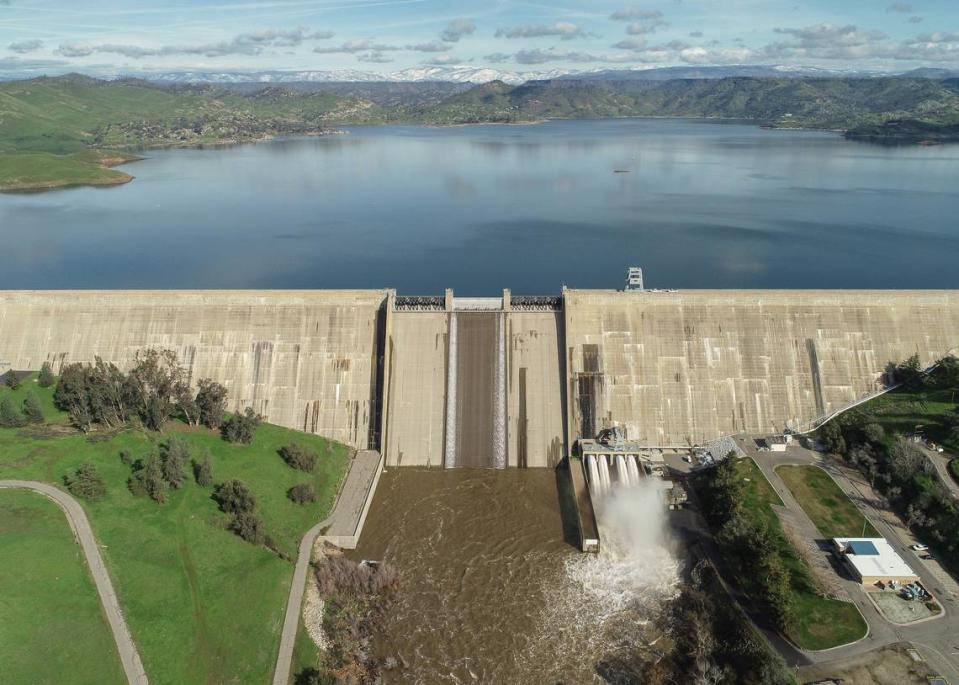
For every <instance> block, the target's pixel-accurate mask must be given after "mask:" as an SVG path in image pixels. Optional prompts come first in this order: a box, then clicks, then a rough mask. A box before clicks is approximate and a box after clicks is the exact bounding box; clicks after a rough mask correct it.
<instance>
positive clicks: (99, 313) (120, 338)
mask: <svg viewBox="0 0 959 685" xmlns="http://www.w3.org/2000/svg"><path fill="white" fill-rule="evenodd" d="M386 297H387V292H386V291H376V290H370V291H348V290H343V291H49V292H36V291H30V292H14V291H6V292H0V363H2V364H4V365H5V366H7V367H8V368H14V369H38V368H39V367H40V365H41V364H42V363H43V362H45V361H49V362H51V363H52V365H53V367H54V370H56V369H59V368H60V366H61V365H62V364H64V363H67V362H92V361H93V360H94V358H95V357H97V356H99V357H101V358H103V359H104V360H105V361H109V362H114V363H116V364H117V365H118V366H120V367H128V366H129V364H130V363H131V362H132V361H133V358H134V355H135V354H136V352H137V350H140V349H143V348H151V347H152V348H158V349H172V350H174V351H175V352H176V353H177V355H178V356H179V358H180V361H181V363H183V364H184V366H186V367H188V368H189V369H190V376H191V379H192V380H193V381H194V382H195V381H196V380H198V379H200V378H213V379H214V380H216V381H218V382H220V383H223V385H225V386H226V388H227V389H228V390H229V401H230V405H231V407H232V408H242V407H247V406H250V407H253V408H254V409H256V410H257V411H258V412H259V413H261V414H263V415H264V416H266V417H267V419H268V420H269V421H271V422H273V423H277V424H280V425H282V426H287V427H290V428H296V429H299V430H303V431H306V432H309V433H319V434H322V435H325V436H328V437H331V438H334V439H336V440H340V441H342V442H345V443H348V444H350V445H353V446H355V447H358V448H361V449H365V448H367V447H368V446H369V445H370V441H371V433H373V432H376V431H377V430H378V427H377V425H376V420H375V419H374V415H375V412H376V398H377V396H378V392H377V389H376V387H375V385H376V379H377V374H376V366H377V360H376V341H377V340H376V336H377V326H378V324H377V321H378V318H379V316H380V315H379V312H380V310H381V308H382V305H383V304H384V302H385V300H386Z"/></svg>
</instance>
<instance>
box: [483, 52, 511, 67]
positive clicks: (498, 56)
mask: <svg viewBox="0 0 959 685" xmlns="http://www.w3.org/2000/svg"><path fill="white" fill-rule="evenodd" d="M483 59H484V60H486V61H487V62H489V63H490V64H502V63H503V62H509V61H510V60H511V59H513V56H512V55H509V54H507V53H505V52H494V53H493V54H491V55H485V56H484V57H483Z"/></svg>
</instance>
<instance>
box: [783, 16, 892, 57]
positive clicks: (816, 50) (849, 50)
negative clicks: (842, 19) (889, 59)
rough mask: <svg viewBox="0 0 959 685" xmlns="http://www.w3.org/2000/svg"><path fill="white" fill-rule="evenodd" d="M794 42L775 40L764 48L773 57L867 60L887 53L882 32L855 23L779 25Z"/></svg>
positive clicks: (886, 42) (886, 45)
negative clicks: (794, 26)
mask: <svg viewBox="0 0 959 685" xmlns="http://www.w3.org/2000/svg"><path fill="white" fill-rule="evenodd" d="M774 31H775V32H776V33H778V34H780V35H784V36H789V37H790V38H792V40H791V41H784V42H779V43H772V44H770V45H767V46H766V47H765V49H764V51H765V53H766V54H767V55H768V56H769V57H771V58H776V59H780V58H799V59H830V60H831V59H846V60H855V59H864V58H869V57H884V56H888V54H887V53H888V52H889V47H888V41H887V40H886V39H887V36H886V35H885V34H884V33H882V32H880V31H866V30H864V29H861V28H859V27H858V26H855V25H853V24H847V25H845V26H835V25H833V24H817V25H815V26H807V27H804V28H798V29H797V28H777V29H774Z"/></svg>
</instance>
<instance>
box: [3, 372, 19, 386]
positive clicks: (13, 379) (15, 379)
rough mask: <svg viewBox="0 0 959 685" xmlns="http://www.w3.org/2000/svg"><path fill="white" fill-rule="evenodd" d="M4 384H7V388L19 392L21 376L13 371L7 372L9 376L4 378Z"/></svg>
mask: <svg viewBox="0 0 959 685" xmlns="http://www.w3.org/2000/svg"><path fill="white" fill-rule="evenodd" d="M4 382H5V383H6V384H7V387H8V388H10V389H11V390H19V388H20V376H18V375H17V372H16V371H14V370H13V369H10V370H9V371H7V375H6V377H5V378H4Z"/></svg>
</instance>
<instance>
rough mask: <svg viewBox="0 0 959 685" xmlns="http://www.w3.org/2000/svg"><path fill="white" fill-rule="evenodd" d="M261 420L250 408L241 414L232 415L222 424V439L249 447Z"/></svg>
mask: <svg viewBox="0 0 959 685" xmlns="http://www.w3.org/2000/svg"><path fill="white" fill-rule="evenodd" d="M261 419H262V417H261V416H260V415H259V414H257V413H256V412H255V411H253V409H252V408H251V407H247V408H246V411H244V412H243V413H242V414H234V415H233V416H231V417H230V419H229V420H228V421H227V422H226V423H225V424H223V439H224V440H226V441H227V442H233V443H240V444H243V445H249V444H250V443H251V442H253V437H254V436H255V435H256V429H257V427H258V426H259V425H260V421H261Z"/></svg>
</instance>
